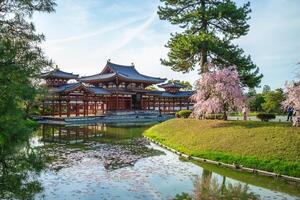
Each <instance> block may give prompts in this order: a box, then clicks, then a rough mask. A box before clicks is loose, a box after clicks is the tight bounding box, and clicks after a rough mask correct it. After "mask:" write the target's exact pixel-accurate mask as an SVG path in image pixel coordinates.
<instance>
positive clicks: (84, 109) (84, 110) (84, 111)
mask: <svg viewBox="0 0 300 200" xmlns="http://www.w3.org/2000/svg"><path fill="white" fill-rule="evenodd" d="M85 104H86V102H85V100H83V116H84V117H85V113H86V105H85Z"/></svg>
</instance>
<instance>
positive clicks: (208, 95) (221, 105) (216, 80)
mask: <svg viewBox="0 0 300 200" xmlns="http://www.w3.org/2000/svg"><path fill="white" fill-rule="evenodd" d="M191 99H192V100H193V101H194V102H195V104H194V114H195V115H196V117H200V116H202V115H204V114H212V113H224V114H225V116H226V112H227V111H231V110H235V109H237V108H242V107H243V106H244V100H245V98H244V95H243V89H242V87H241V83H240V79H239V76H238V72H237V70H236V68H235V67H229V68H225V69H221V70H217V71H213V72H207V73H204V74H202V76H201V78H200V79H199V80H198V81H197V83H196V93H195V94H194V95H193V96H192V97H191Z"/></svg>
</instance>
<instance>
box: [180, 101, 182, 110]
mask: <svg viewBox="0 0 300 200" xmlns="http://www.w3.org/2000/svg"><path fill="white" fill-rule="evenodd" d="M181 107H182V101H181V99H180V101H179V110H181Z"/></svg>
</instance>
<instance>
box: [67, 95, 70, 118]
mask: <svg viewBox="0 0 300 200" xmlns="http://www.w3.org/2000/svg"><path fill="white" fill-rule="evenodd" d="M67 117H70V100H69V99H68V100H67Z"/></svg>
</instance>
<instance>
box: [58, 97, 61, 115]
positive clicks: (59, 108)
mask: <svg viewBox="0 0 300 200" xmlns="http://www.w3.org/2000/svg"><path fill="white" fill-rule="evenodd" d="M58 112H59V116H60V117H61V100H60V99H59V100H58Z"/></svg>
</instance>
